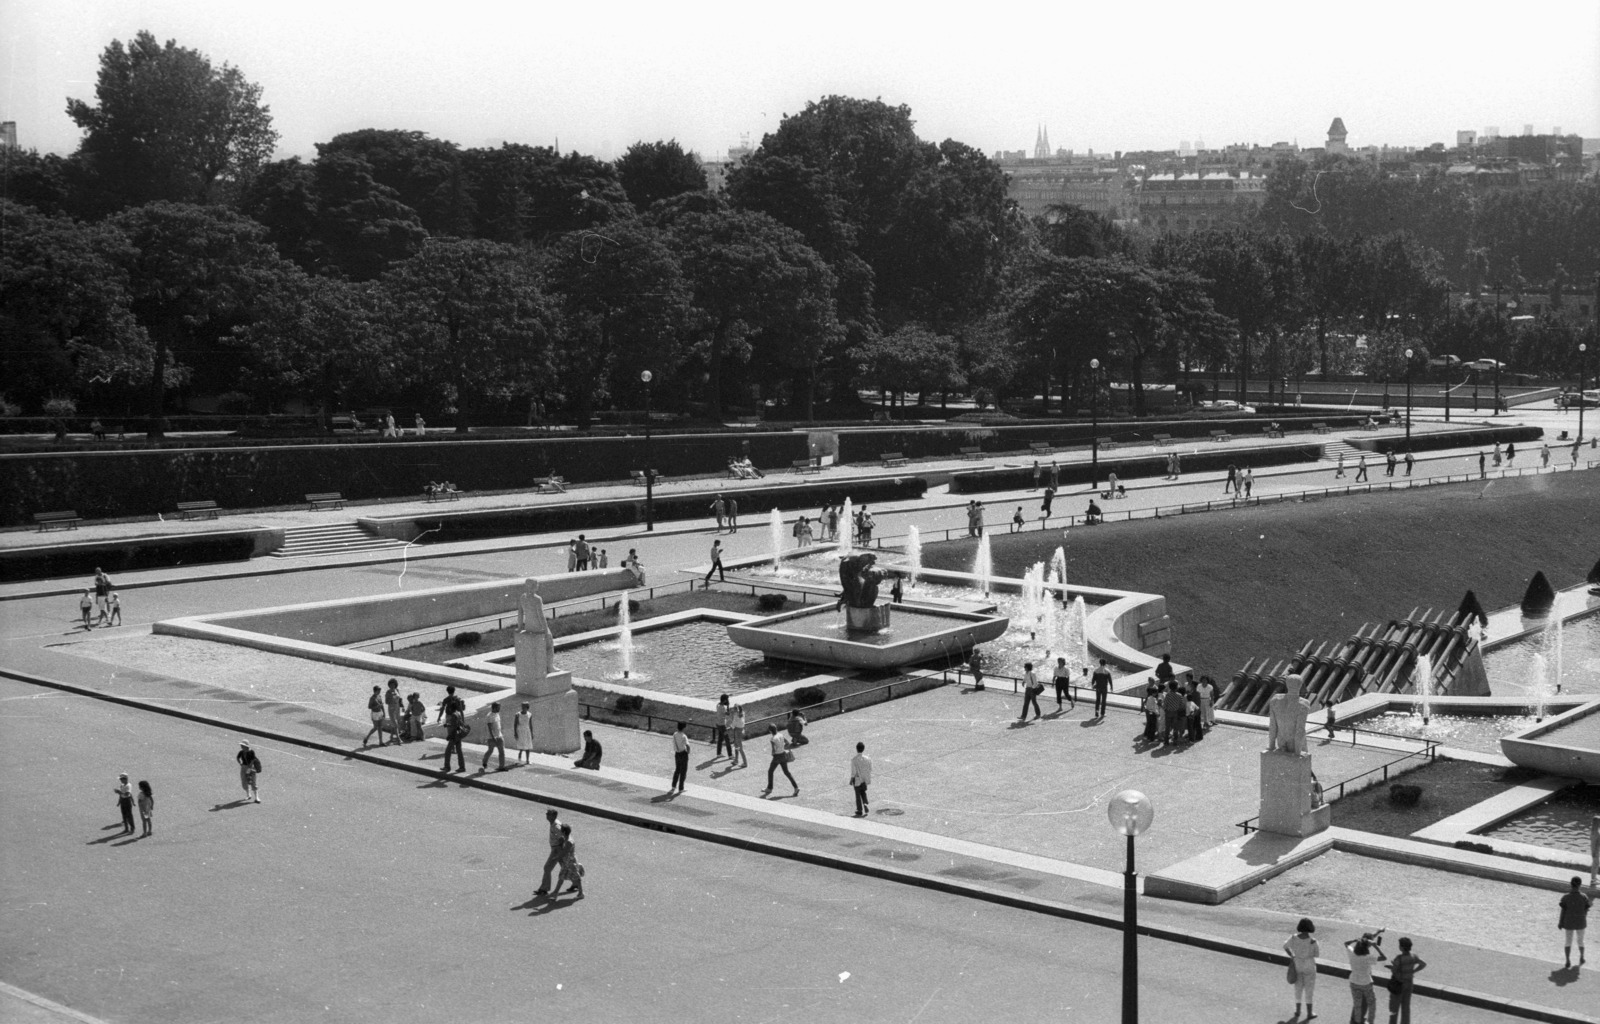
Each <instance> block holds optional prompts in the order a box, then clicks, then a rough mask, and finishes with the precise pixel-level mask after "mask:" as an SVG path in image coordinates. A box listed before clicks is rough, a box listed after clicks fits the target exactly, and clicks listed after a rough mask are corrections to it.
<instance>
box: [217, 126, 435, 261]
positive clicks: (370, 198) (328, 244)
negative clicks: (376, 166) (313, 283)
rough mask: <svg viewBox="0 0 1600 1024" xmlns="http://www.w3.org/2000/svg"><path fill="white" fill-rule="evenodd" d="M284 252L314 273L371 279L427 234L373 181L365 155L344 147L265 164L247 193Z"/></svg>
mask: <svg viewBox="0 0 1600 1024" xmlns="http://www.w3.org/2000/svg"><path fill="white" fill-rule="evenodd" d="M244 209H245V212H247V213H248V214H250V216H251V217H253V218H254V219H255V220H257V221H258V222H260V223H261V224H263V225H265V226H266V228H267V232H268V238H269V239H270V240H271V241H272V243H273V244H274V245H276V246H277V247H278V251H279V253H281V254H282V255H283V256H284V257H285V258H286V259H291V260H293V261H294V262H295V263H296V264H298V265H299V266H300V268H301V269H302V270H305V271H307V272H308V273H313V274H323V275H332V276H339V277H347V278H350V279H351V280H355V281H370V280H373V279H375V278H377V277H378V276H379V275H380V274H382V273H383V272H384V270H386V269H387V268H388V267H389V266H390V264H392V263H395V262H397V261H400V260H404V259H408V258H410V257H411V256H412V255H414V254H415V253H416V251H417V250H418V249H419V248H421V246H422V240H423V239H424V238H425V237H426V236H427V232H426V231H425V230H424V229H423V227H422V223H421V221H420V219H419V218H418V217H417V214H416V211H414V210H412V209H411V208H410V207H408V206H406V205H405V204H403V203H401V202H400V200H399V198H398V197H397V196H396V194H395V192H394V190H393V189H391V188H388V187H386V186H384V185H380V184H378V183H377V182H376V181H374V180H373V178H372V174H371V168H370V167H369V166H368V165H367V163H366V161H365V160H362V159H360V158H359V157H353V156H349V155H348V154H344V153H330V154H328V155H326V156H322V157H318V158H317V160H316V162H315V163H314V164H313V165H311V166H310V167H307V166H306V165H304V164H302V163H301V162H300V159H299V158H298V157H294V158H291V159H289V160H280V161H278V162H276V163H272V164H268V165H267V166H266V167H265V168H263V169H262V172H261V173H260V174H259V175H257V177H256V181H255V183H254V184H253V186H252V188H251V189H250V192H249V194H248V195H247V196H246V198H245V203H244Z"/></svg>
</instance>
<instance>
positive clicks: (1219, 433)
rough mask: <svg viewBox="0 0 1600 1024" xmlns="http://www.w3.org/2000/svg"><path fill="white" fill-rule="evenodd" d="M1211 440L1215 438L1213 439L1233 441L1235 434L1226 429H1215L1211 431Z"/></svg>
mask: <svg viewBox="0 0 1600 1024" xmlns="http://www.w3.org/2000/svg"><path fill="white" fill-rule="evenodd" d="M1211 440H1213V441H1232V440H1233V435H1232V434H1230V433H1228V432H1227V431H1226V430H1213V431H1211Z"/></svg>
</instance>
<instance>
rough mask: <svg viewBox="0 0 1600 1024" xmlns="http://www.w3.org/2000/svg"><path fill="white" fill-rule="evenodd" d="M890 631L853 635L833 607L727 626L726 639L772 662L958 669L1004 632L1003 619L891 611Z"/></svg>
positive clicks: (903, 608)
mask: <svg viewBox="0 0 1600 1024" xmlns="http://www.w3.org/2000/svg"><path fill="white" fill-rule="evenodd" d="M891 607H892V609H893V610H892V612H891V613H890V624H889V628H888V629H886V630H883V631H881V632H877V633H853V632H850V631H849V630H847V629H846V628H845V618H844V613H843V612H841V611H839V610H836V609H834V608H832V607H830V606H827V605H824V606H822V607H812V608H801V609H799V610H798V611H792V612H785V613H783V614H781V615H773V616H771V617H769V618H764V619H755V620H753V621H750V622H744V623H738V624H733V625H729V626H728V639H730V640H732V641H733V642H734V643H736V644H738V645H739V646H740V647H746V648H749V649H751V650H756V651H761V652H762V653H763V654H766V655H767V656H768V657H772V658H781V659H783V660H785V661H798V662H804V663H807V664H812V665H834V666H839V667H843V668H866V669H890V668H901V667H904V666H908V665H920V664H923V663H926V662H945V663H951V664H954V663H957V662H959V661H962V660H964V659H965V658H966V655H967V652H968V651H970V650H972V648H973V646H974V645H976V644H981V643H985V642H987V641H989V640H993V639H995V638H996V637H998V636H1000V635H1001V634H1003V633H1004V632H1005V631H1006V627H1007V625H1009V623H1010V620H1009V619H1008V618H1006V617H1005V616H995V615H984V614H980V613H973V612H958V611H945V610H942V609H933V608H926V607H924V608H915V609H913V608H907V607H906V606H905V605H893V606H891Z"/></svg>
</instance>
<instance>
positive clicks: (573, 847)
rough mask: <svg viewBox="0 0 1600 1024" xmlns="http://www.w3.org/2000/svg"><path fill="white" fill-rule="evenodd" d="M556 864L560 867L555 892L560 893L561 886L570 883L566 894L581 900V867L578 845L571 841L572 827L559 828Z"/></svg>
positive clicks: (563, 826)
mask: <svg viewBox="0 0 1600 1024" xmlns="http://www.w3.org/2000/svg"><path fill="white" fill-rule="evenodd" d="M556 862H557V863H558V864H560V865H561V874H560V875H558V876H557V877H556V892H557V893H559V892H561V886H562V885H564V884H566V883H568V882H570V883H571V884H570V885H568V886H567V890H566V891H567V892H569V893H576V894H577V896H578V898H579V899H583V865H582V864H579V863H578V844H577V843H574V842H573V841H572V826H571V825H562V826H561V850H560V853H559V856H558V857H557V858H556Z"/></svg>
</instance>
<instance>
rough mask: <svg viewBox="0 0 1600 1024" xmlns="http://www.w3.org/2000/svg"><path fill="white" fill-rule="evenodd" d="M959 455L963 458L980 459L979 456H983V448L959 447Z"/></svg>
mask: <svg viewBox="0 0 1600 1024" xmlns="http://www.w3.org/2000/svg"><path fill="white" fill-rule="evenodd" d="M961 457H962V458H963V459H981V458H983V449H982V448H962V449H961Z"/></svg>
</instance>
